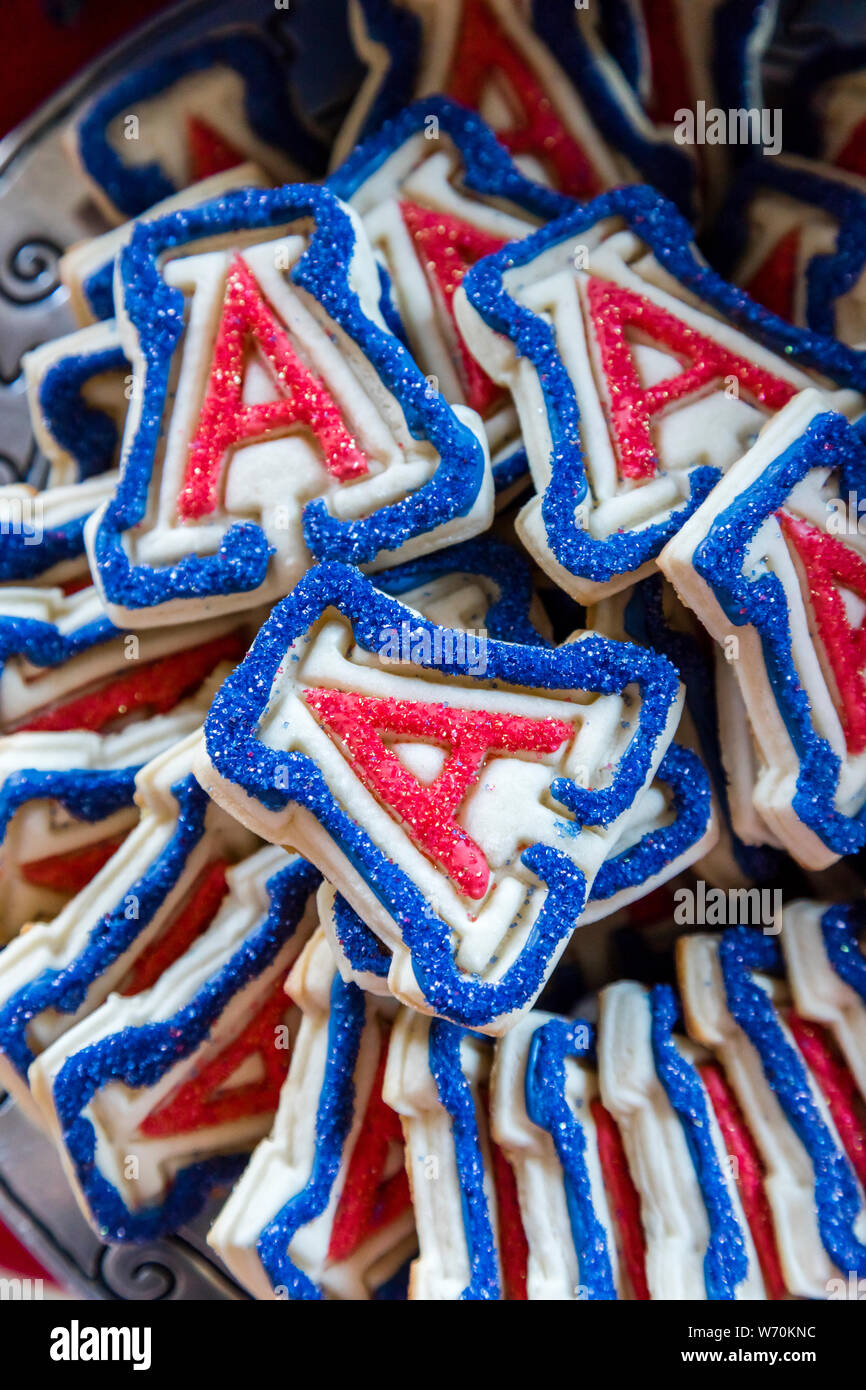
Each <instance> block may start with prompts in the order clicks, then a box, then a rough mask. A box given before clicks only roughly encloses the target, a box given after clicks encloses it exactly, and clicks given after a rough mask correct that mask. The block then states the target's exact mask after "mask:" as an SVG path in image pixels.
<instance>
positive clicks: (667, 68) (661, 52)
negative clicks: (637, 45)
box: [641, 0, 695, 125]
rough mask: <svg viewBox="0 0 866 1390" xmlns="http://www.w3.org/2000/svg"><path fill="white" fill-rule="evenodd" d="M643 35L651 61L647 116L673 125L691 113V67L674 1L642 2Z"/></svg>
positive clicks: (656, 0)
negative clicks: (683, 113) (679, 116)
mask: <svg viewBox="0 0 866 1390" xmlns="http://www.w3.org/2000/svg"><path fill="white" fill-rule="evenodd" d="M641 2H642V9H643V26H642V32H643V35H644V36H645V38H646V44H647V48H648V50H649V57H650V76H651V91H650V93H649V95H648V98H647V103H646V105H647V114H648V115H649V116H651V117H652V119H653V120H654V121H657V122H658V123H659V124H662V125H673V123H674V120H675V117H676V114H677V112H678V111H682V110H683V109H684V108H688V109H689V110H694V105H695V93H694V90H693V83H692V80H691V66H690V64H689V61H688V58H687V57H686V53H685V48H684V46H683V36H682V33H681V32H680V23H679V6H678V5H676V4H675V3H674V0H641Z"/></svg>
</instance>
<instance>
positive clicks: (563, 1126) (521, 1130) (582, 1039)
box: [490, 1012, 649, 1301]
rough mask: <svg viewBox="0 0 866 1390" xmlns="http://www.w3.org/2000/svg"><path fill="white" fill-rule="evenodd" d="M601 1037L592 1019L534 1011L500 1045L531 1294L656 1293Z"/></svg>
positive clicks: (501, 1121) (502, 1140)
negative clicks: (649, 1280) (599, 1051)
mask: <svg viewBox="0 0 866 1390" xmlns="http://www.w3.org/2000/svg"><path fill="white" fill-rule="evenodd" d="M593 1043H594V1039H593V1030H592V1028H591V1027H590V1026H589V1025H588V1024H586V1023H583V1022H580V1021H576V1022H572V1021H570V1020H569V1019H564V1018H556V1017H554V1016H553V1015H552V1014H543V1013H536V1012H533V1013H530V1014H527V1015H526V1016H525V1017H524V1018H522V1019H520V1021H519V1022H518V1023H517V1024H516V1025H515V1026H514V1028H512V1029H511V1031H510V1032H509V1033H507V1034H506V1035H505V1037H504V1038H502V1039H500V1041H499V1042H498V1044H497V1046H496V1058H495V1061H494V1065H493V1078H492V1083H491V1107H490V1114H491V1127H492V1131H493V1136H494V1138H495V1140H496V1142H497V1144H498V1145H499V1146H500V1148H501V1149H502V1152H503V1154H504V1155H505V1158H506V1159H507V1161H508V1163H509V1164H510V1166H511V1168H512V1169H513V1171H514V1176H515V1180H516V1186H517V1194H518V1200H519V1205H520V1215H521V1220H522V1226H523V1230H524V1231H525V1239H526V1245H527V1261H526V1290H527V1292H526V1296H527V1298H528V1299H530V1300H531V1301H532V1300H541V1301H550V1300H556V1301H562V1300H574V1299H580V1300H584V1299H589V1300H597V1299H613V1298H639V1299H646V1298H648V1297H649V1293H648V1291H647V1286H646V1271H645V1267H644V1266H645V1250H644V1245H645V1241H644V1234H643V1228H642V1226H641V1220H640V1206H639V1198H638V1193H637V1190H636V1188H635V1186H634V1182H633V1181H632V1177H631V1174H630V1173H629V1169H628V1164H627V1162H626V1158H625V1152H624V1150H623V1146H622V1140H621V1138H620V1135H619V1131H618V1129H617V1126H616V1123H615V1122H614V1120H613V1118H612V1117H611V1115H610V1114H609V1112H608V1111H607V1110H605V1108H604V1106H603V1105H602V1103H601V1100H600V1098H599V1090H598V1077H597V1074H596V1070H595V1066H594V1062H593Z"/></svg>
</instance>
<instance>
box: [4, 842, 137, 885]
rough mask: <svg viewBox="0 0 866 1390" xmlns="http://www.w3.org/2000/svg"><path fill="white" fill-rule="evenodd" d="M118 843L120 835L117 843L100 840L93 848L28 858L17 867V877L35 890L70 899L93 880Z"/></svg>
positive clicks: (80, 847) (80, 848)
mask: <svg viewBox="0 0 866 1390" xmlns="http://www.w3.org/2000/svg"><path fill="white" fill-rule="evenodd" d="M122 844H123V836H121V837H120V839H117V840H102V841H101V842H100V843H99V844H97V845H81V846H79V848H78V849H76V850H69V851H68V852H66V853H65V854H51V855H48V856H47V857H46V858H45V859H31V860H30V861H29V863H27V864H22V865H21V870H20V872H21V877H22V878H23V879H24V880H25V881H26V882H27V883H32V884H33V885H34V886H35V887H37V888H49V889H50V890H51V892H52V893H68V894H69V896H70V897H74V895H75V894H76V893H80V892H81V889H82V888H85V887H86V886H87V884H88V883H89V882H90V880H91V879H92V878H95V877H96V875H97V874H98V873H99V870H100V869H101V868H102V866H103V864H107V863H108V861H109V859H110V858H111V856H112V855H113V854H114V852H115V851H116V850H118V849H120V846H121V845H122Z"/></svg>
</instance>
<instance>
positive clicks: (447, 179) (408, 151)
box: [328, 97, 571, 494]
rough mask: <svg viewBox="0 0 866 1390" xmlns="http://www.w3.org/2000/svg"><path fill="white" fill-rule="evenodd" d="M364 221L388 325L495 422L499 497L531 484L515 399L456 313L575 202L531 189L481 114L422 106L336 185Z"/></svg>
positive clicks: (397, 122)
mask: <svg viewBox="0 0 866 1390" xmlns="http://www.w3.org/2000/svg"><path fill="white" fill-rule="evenodd" d="M328 186H329V187H330V188H331V190H332V191H333V192H334V193H336V194H337V196H338V197H340V198H342V199H343V200H344V201H345V202H347V203H349V204H350V205H351V206H352V207H353V208H354V209H355V210H356V211H357V212H358V213H359V214H360V216H361V218H362V219H363V222H364V226H365V229H366V231H367V234H368V236H369V238H370V241H371V243H372V246H373V249H374V251H375V252H376V254H377V256H378V257H379V259H380V264H381V266H382V274H383V276H385V277H386V284H385V287H384V289H383V313H384V314H385V316H386V318H387V317H389V316H390V317H392V318H394V319H395V320H396V322H397V323H399V325H400V328H399V330H398V331H399V332H400V333H401V334H402V335H403V336H404V337H405V340H406V342H407V344H408V346H409V348H410V350H411V352H412V355H413V356H414V358H415V360H416V361H417V362H418V363H419V365H420V366H421V368H422V370H423V372H424V373H425V375H426V376H427V377H428V380H429V381H430V382H431V385H437V386H438V389H439V390H440V391H441V392H442V394H443V395H444V396H445V397H446V399H447V400H449V401H463V402H464V403H465V404H466V405H469V406H471V407H472V409H473V410H477V412H478V414H479V415H480V416H481V417H482V419H483V420H484V422H485V427H486V430H487V437H488V440H489V444H490V453H491V457H492V459H493V477H494V482H495V484H496V489H497V492H499V493H502V494H504V493H507V492H508V491H510V490H511V489H513V487H514V485H515V483H516V482H518V481H519V480H520V479H522V478H523V477H524V476H525V473H526V455H525V453H524V451H523V447H522V443H521V439H520V430H519V428H518V424H517V418H516V415H515V413H514V407H513V405H512V404H511V402H510V400H509V399H508V396H507V394H506V392H504V391H503V390H502V388H501V387H497V386H496V385H495V384H494V383H493V382H492V381H491V380H490V378H489V377H488V376H487V374H486V373H485V372H484V371H483V370H482V369H481V368H480V367H479V366H478V364H477V362H476V361H475V359H474V358H473V356H472V354H471V353H470V352H469V350H468V348H467V347H466V344H465V343H464V342H463V339H462V337H461V335H460V330H459V328H458V326H457V323H456V320H455V317H454V308H453V301H454V295H455V292H456V290H457V288H458V286H459V285H460V283H461V281H462V279H463V276H464V275H465V273H466V271H467V270H468V268H469V267H470V266H471V265H474V264H475V262H476V261H478V260H480V258H481V257H482V256H487V255H490V254H491V252H493V251H499V250H501V248H502V247H503V246H504V245H505V244H506V242H509V241H515V240H519V239H521V238H523V237H525V236H527V235H528V233H529V232H532V231H534V230H535V229H536V228H537V227H539V226H540V225H542V224H543V223H544V222H546V221H548V220H549V219H550V218H551V217H558V216H560V215H561V214H562V213H564V212H565V211H567V210H568V209H569V208H570V206H571V202H570V200H569V199H568V198H563V197H561V196H559V195H558V194H556V193H553V192H552V191H551V190H550V189H549V188H545V187H543V186H541V185H539V184H537V183H534V182H532V180H530V179H528V178H525V177H524V176H523V175H522V174H521V172H520V170H519V169H518V168H517V167H516V165H515V164H514V163H513V162H512V161H511V160H510V159H509V157H508V154H507V152H506V151H505V150H503V148H502V146H501V145H500V144H499V143H498V142H497V141H496V140H495V139H494V138H493V135H492V134H491V132H490V130H489V129H488V127H487V126H486V125H485V124H484V122H483V121H482V120H480V118H479V117H478V116H476V115H475V114H474V113H472V112H469V111H467V110H465V109H464V107H462V106H458V105H457V104H456V103H454V102H452V101H448V100H446V99H445V98H443V97H428V98H427V99H426V100H422V101H417V102H415V103H414V104H413V105H412V106H410V107H409V108H408V109H407V110H405V111H403V112H402V113H401V114H400V115H399V116H397V117H395V119H394V120H391V121H388V122H387V123H386V124H385V125H384V126H383V128H382V129H381V130H379V131H377V132H376V133H375V134H374V135H372V136H370V137H368V138H367V139H366V140H365V141H364V143H363V144H361V145H359V146H358V147H357V148H356V149H355V150H354V151H353V152H352V154H351V155H350V156H349V158H348V159H347V160H346V162H345V163H344V164H343V165H341V166H340V168H339V169H337V170H336V171H335V173H333V174H332V175H331V177H330V179H329V180H328Z"/></svg>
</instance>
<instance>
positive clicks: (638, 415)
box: [587, 276, 797, 478]
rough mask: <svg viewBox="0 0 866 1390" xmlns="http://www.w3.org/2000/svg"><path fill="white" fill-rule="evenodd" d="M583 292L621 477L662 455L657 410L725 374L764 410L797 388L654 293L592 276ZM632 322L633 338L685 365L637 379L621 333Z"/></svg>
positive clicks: (644, 469) (647, 471)
mask: <svg viewBox="0 0 866 1390" xmlns="http://www.w3.org/2000/svg"><path fill="white" fill-rule="evenodd" d="M587 293H588V296H589V311H590V315H591V317H592V323H593V327H594V329H595V336H596V341H597V342H598V349H599V353H600V356H601V364H602V368H603V370H604V375H605V378H606V380H607V395H608V400H609V402H610V404H609V407H608V409H609V411H610V421H611V425H612V428H613V433H614V438H615V440H616V445H617V451H618V454H619V465H620V470H621V472H622V475H623V477H624V478H651V477H653V475H654V474H655V472H656V469H657V468H658V462H659V461H658V456H657V454H656V449H655V445H654V443H653V437H652V421H653V419H654V417H655V416H656V415H661V414H662V413H663V412H664V411H665V410H667V409H668V408H670V407H672V406H674V405H675V404H676V403H677V402H678V401H683V400H686V399H688V398H689V397H693V398H694V397H697V396H699V395H705V394H707V392H708V391H710V390H711V388H712V387H713V386H714V385H717V384H719V383H721V382H723V381H724V379H725V378H726V377H729V376H731V377H735V378H736V380H737V382H738V384H739V390H740V392H742V394H743V395H746V396H749V397H751V399H752V400H753V401H755V402H756V403H757V404H759V405H762V406H764V407H765V408H766V409H767V410H781V408H782V406H783V405H785V404H786V403H787V402H788V401H789V400H790V399H791V397H792V396H793V395H795V394H796V390H797V388H796V387H795V386H793V385H792V384H791V382H789V381H783V380H781V378H780V377H776V376H773V374H772V373H771V372H768V371H765V370H764V369H763V368H762V367H756V366H755V364H754V362H749V361H748V359H747V358H745V357H738V356H737V355H736V354H735V353H733V352H729V351H728V350H727V348H723V347H722V346H721V344H719V343H717V342H715V341H714V340H713V339H712V338H707V337H705V335H704V334H703V333H698V332H697V330H696V329H694V328H691V327H690V326H689V325H688V324H687V323H684V322H683V320H682V319H678V318H676V317H675V316H674V315H673V314H670V313H668V311H667V310H666V309H662V308H661V307H660V306H659V305H658V304H655V303H653V301H652V300H650V299H644V298H643V297H642V296H641V295H639V294H635V293H634V291H633V290H627V289H624V288H623V287H622V285H618V284H616V282H615V281H613V280H599V279H597V278H595V277H593V276H590V277H588V279H587ZM629 328H630V329H632V330H633V332H634V334H635V337H636V338H637V340H638V341H643V342H647V341H648V342H650V343H652V344H654V345H655V346H658V347H660V348H666V349H667V350H668V352H669V353H670V354H671V356H673V357H676V358H677V359H678V360H679V361H680V362H682V363H683V364H684V367H685V370H684V371H682V372H680V373H679V374H678V375H676V376H671V377H665V378H664V380H663V381H659V382H657V383H656V385H655V386H642V385H641V381H640V375H639V373H638V369H637V364H636V362H635V359H634V355H633V353H632V347H631V343H630V342H629V340H628V337H627V335H626V330H627V329H629Z"/></svg>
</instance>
